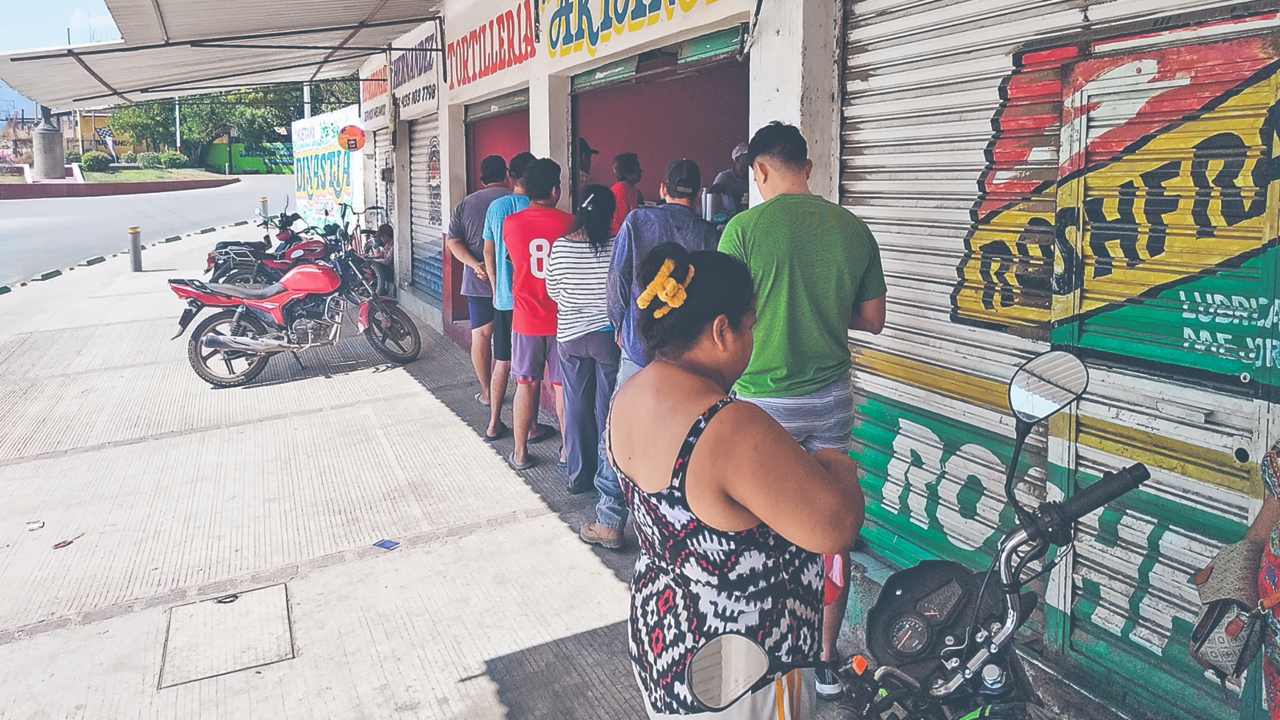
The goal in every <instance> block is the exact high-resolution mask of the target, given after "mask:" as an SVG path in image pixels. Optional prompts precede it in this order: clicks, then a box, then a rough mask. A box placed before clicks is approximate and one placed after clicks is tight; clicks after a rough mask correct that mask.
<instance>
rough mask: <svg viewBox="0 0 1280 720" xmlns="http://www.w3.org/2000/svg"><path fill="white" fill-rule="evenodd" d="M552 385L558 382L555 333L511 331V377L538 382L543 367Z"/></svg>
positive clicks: (518, 380) (558, 354)
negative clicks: (541, 333)
mask: <svg viewBox="0 0 1280 720" xmlns="http://www.w3.org/2000/svg"><path fill="white" fill-rule="evenodd" d="M544 368H545V369H546V375H547V380H549V381H551V384H552V385H559V384H560V346H559V345H558V344H557V343H556V336H555V335H521V334H520V333H518V332H515V331H514V330H513V331H512V332H511V377H514V378H515V379H516V382H518V383H524V384H527V383H531V382H539V381H541V380H542V374H543V369H544Z"/></svg>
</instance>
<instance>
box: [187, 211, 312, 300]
mask: <svg viewBox="0 0 1280 720" xmlns="http://www.w3.org/2000/svg"><path fill="white" fill-rule="evenodd" d="M299 219H300V217H299V216H298V215H296V214H294V215H290V214H288V213H280V216H279V218H278V219H277V220H276V221H275V223H274V224H273V223H272V219H271V218H263V220H262V222H261V223H259V225H258V227H262V228H266V229H268V230H272V229H274V230H277V232H276V233H275V238H276V240H277V241H279V243H280V244H279V245H277V246H276V249H275V250H272V249H271V235H270V233H268V234H267V235H263V236H262V241H261V242H236V241H230V242H220V243H218V244H217V245H215V246H214V248H213V250H212V251H211V252H210V253H209V255H208V257H207V258H206V261H205V272H206V273H212V274H211V275H210V278H209V279H210V280H212V281H213V282H215V283H226V284H228V285H269V284H271V283H273V282H276V281H278V280H279V279H280V278H281V277H283V276H284V274H285V273H286V272H288V271H289V269H290V268H292V267H293V266H294V265H296V264H298V263H300V262H314V261H316V260H323V259H325V258H327V257H329V256H330V254H331V253H332V251H333V248H334V244H335V243H334V242H332V241H333V240H335V239H334V238H327V237H317V236H316V235H315V231H314V229H312V228H310V227H308V228H304V229H303V230H301V231H295V230H294V229H293V224H294V223H296V222H297V221H298V220H299Z"/></svg>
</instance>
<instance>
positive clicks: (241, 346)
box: [200, 335, 297, 355]
mask: <svg viewBox="0 0 1280 720" xmlns="http://www.w3.org/2000/svg"><path fill="white" fill-rule="evenodd" d="M200 345H201V346H202V347H204V348H206V349H208V350H239V351H241V352H252V353H259V354H262V355H266V354H269V353H278V352H285V351H287V350H296V349H297V347H295V346H294V345H291V344H289V343H287V342H285V341H284V340H268V339H265V338H246V337H229V336H227V335H205V336H203V337H201V338H200Z"/></svg>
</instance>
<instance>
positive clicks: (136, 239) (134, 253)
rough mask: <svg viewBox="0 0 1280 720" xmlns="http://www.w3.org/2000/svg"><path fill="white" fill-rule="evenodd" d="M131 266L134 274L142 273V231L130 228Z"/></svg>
mask: <svg viewBox="0 0 1280 720" xmlns="http://www.w3.org/2000/svg"><path fill="white" fill-rule="evenodd" d="M129 265H130V266H131V268H132V270H133V272H142V231H141V230H140V229H138V228H136V227H131V228H129Z"/></svg>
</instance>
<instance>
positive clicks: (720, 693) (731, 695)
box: [687, 635, 769, 710]
mask: <svg viewBox="0 0 1280 720" xmlns="http://www.w3.org/2000/svg"><path fill="white" fill-rule="evenodd" d="M768 672H769V656H768V654H767V653H765V651H764V648H762V647H760V644H759V643H757V642H756V641H755V640H752V639H751V638H748V637H746V636H745V635H718V636H716V637H714V638H711V639H710V640H708V641H707V643H706V644H705V645H703V646H702V647H700V648H698V651H697V652H696V653H694V654H693V657H692V658H690V659H689V669H688V677H687V679H688V681H689V689H690V691H692V692H693V697H694V699H695V700H697V701H698V702H699V703H700V704H701V705H703V706H704V707H706V708H707V709H709V710H723V709H725V708H727V707H729V706H730V705H732V704H734V703H735V702H737V701H738V700H739V699H741V698H742V696H743V695H746V694H747V693H748V692H749V691H750V690H751V687H752V686H753V685H755V684H756V683H757V682H759V681H760V678H762V677H764V676H765V675H766V674H768Z"/></svg>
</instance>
